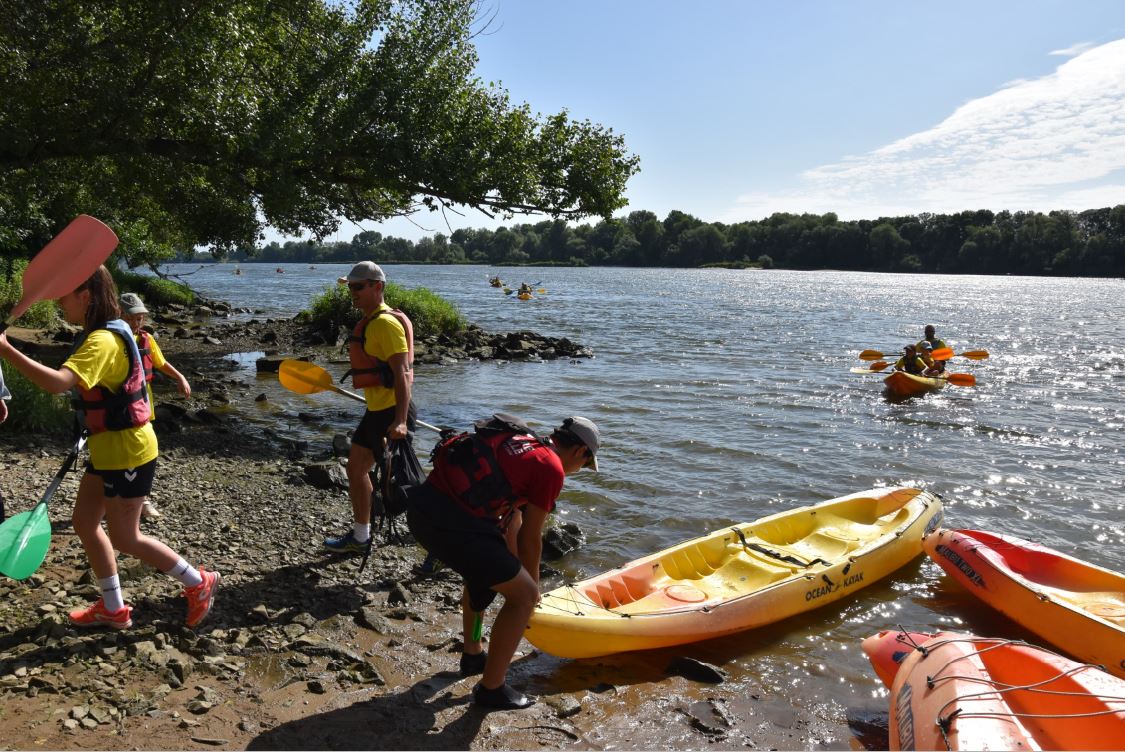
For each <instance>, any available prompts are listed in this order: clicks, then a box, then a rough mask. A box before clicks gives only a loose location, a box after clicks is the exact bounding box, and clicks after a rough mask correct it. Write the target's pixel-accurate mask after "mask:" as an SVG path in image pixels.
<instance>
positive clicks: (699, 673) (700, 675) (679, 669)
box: [664, 656, 727, 684]
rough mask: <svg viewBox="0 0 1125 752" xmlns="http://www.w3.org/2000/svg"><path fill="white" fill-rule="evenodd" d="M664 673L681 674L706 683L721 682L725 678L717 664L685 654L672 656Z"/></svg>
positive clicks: (725, 675)
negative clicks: (713, 664) (677, 656)
mask: <svg viewBox="0 0 1125 752" xmlns="http://www.w3.org/2000/svg"><path fill="white" fill-rule="evenodd" d="M664 673H665V674H668V675H669V676H682V677H684V678H685V679H691V680H692V681H697V682H705V683H707V684H722V683H723V682H724V681H726V679H727V674H726V672H725V671H723V670H722V669H721V668H719V667H718V666H712V665H711V664H710V663H704V662H703V661H697V660H695V659H694V658H688V657H686V656H680V657H679V658H673V659H672V662H671V663H669V664H668V667H667V668H665V669H664Z"/></svg>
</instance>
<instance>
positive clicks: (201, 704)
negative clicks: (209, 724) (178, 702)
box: [187, 700, 215, 715]
mask: <svg viewBox="0 0 1125 752" xmlns="http://www.w3.org/2000/svg"><path fill="white" fill-rule="evenodd" d="M213 707H215V704H214V703H212V702H208V701H207V700H191V701H190V702H188V704H187V709H188V710H189V711H190V712H192V713H195V714H196V715H203V714H204V713H206V712H207V711H208V710H210V709H211V708H213Z"/></svg>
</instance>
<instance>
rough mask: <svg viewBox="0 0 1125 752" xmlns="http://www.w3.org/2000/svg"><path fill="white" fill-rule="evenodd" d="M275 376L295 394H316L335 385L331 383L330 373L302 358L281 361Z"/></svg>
mask: <svg viewBox="0 0 1125 752" xmlns="http://www.w3.org/2000/svg"><path fill="white" fill-rule="evenodd" d="M277 378H278V380H279V381H280V382H281V385H282V386H283V387H285V388H286V389H288V390H289V391H291V392H296V393H297V394H316V393H317V392H323V391H325V390H331V389H333V388H334V387H335V386H336V385H335V384H333V383H332V374H330V373H328V371H325V370H324V369H323V368H321V367H320V366H318V365H314V364H312V363H308V362H306V361H303V360H283V361H281V366H280V367H279V368H278V369H277Z"/></svg>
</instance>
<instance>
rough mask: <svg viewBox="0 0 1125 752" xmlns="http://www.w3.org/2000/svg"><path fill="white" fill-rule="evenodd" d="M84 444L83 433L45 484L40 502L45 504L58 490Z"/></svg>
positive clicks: (84, 437)
mask: <svg viewBox="0 0 1125 752" xmlns="http://www.w3.org/2000/svg"><path fill="white" fill-rule="evenodd" d="M84 446H86V435H85V434H83V435H82V436H79V437H78V440H77V441H75V442H74V446H73V447H71V449H70V453H69V454H67V455H66V460H65V461H63V466H62V467H60V468H59V471H58V472H57V473H55V477H54V478H52V479H51V483H50V485H48V486H47V490H46V492H45V493H44V494H43V498H42V499H40V501H39V503H40V504H46V503H47V502H48V501H50V499H51V497H52V496H54V495H55V491H58V490H59V486H60V485H62V482H63V478H65V477H66V474H67V473H68V472H70V468H71V466H72V465H73V464H74V463H75V462H76V461H77V460H78V453H79V452H81V451H82V447H84Z"/></svg>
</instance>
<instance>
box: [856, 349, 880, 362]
mask: <svg viewBox="0 0 1125 752" xmlns="http://www.w3.org/2000/svg"><path fill="white" fill-rule="evenodd" d="M882 357H883V353H881V352H879V351H878V350H864V351H863V352H861V353H860V354H859V359H860V360H879V359H880V358H882Z"/></svg>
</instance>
